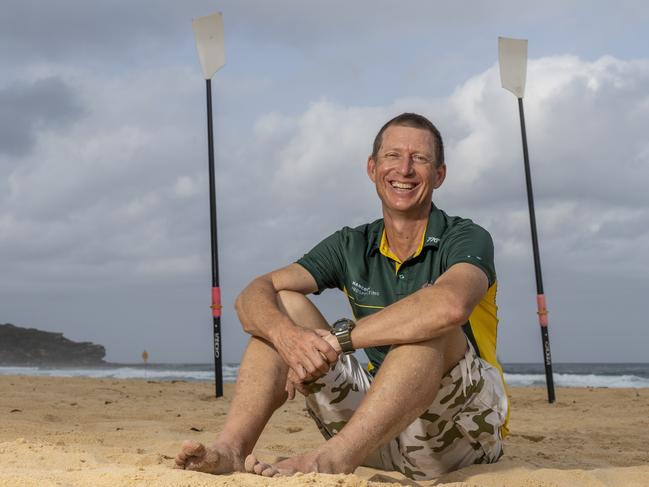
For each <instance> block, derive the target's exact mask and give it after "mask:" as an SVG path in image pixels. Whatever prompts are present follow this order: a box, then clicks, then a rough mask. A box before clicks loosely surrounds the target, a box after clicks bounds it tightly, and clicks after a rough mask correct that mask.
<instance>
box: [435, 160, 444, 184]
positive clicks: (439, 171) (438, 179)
mask: <svg viewBox="0 0 649 487" xmlns="http://www.w3.org/2000/svg"><path fill="white" fill-rule="evenodd" d="M445 179H446V164H443V163H442V164H440V165H439V166H438V167H436V168H435V182H434V183H433V188H434V189H437V188H439V187H440V186H441V185H442V183H443V182H444V180H445Z"/></svg>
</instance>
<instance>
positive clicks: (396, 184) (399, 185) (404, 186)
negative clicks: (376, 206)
mask: <svg viewBox="0 0 649 487" xmlns="http://www.w3.org/2000/svg"><path fill="white" fill-rule="evenodd" d="M391 184H392V187H393V188H397V189H412V188H414V187H415V185H414V184H413V183H399V182H397V181H392V183H391Z"/></svg>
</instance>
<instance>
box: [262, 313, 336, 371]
mask: <svg viewBox="0 0 649 487" xmlns="http://www.w3.org/2000/svg"><path fill="white" fill-rule="evenodd" d="M270 338H271V341H272V343H273V346H274V347H275V350H277V352H278V353H279V355H280V357H282V360H284V363H286V364H287V365H288V366H289V368H290V369H291V370H293V372H294V373H295V375H297V377H299V379H300V380H301V381H302V382H306V381H310V380H313V379H316V378H319V377H322V376H323V375H324V374H326V373H327V372H328V371H329V368H330V366H331V365H332V364H334V363H335V362H336V360H338V355H339V354H338V353H337V352H336V350H335V349H334V348H333V347H332V346H331V345H330V344H329V343H327V341H326V340H325V339H324V338H323V337H322V336H321V335H320V334H319V333H317V332H316V331H314V330H309V329H306V328H302V327H300V326H297V325H295V324H288V323H287V324H282V325H280V326H278V327H276V328H275V330H274V333H273V334H272V336H271V337H270Z"/></svg>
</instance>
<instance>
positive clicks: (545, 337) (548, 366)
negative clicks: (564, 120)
mask: <svg viewBox="0 0 649 487" xmlns="http://www.w3.org/2000/svg"><path fill="white" fill-rule="evenodd" d="M518 114H519V116H520V120H521V137H522V139H523V161H524V164H525V185H526V187H527V206H528V209H529V213H530V230H531V232H532V251H533V254H534V275H535V276H536V302H537V313H538V317H539V325H540V327H541V342H542V346H543V362H544V364H545V383H546V386H547V389H548V402H550V403H553V402H554V400H555V395H554V380H553V377H552V355H551V353H550V336H549V334H548V310H547V307H546V303H545V293H544V291H543V274H542V273H541V256H540V253H539V238H538V234H537V231H536V213H535V211H534V191H533V189H532V174H531V171H530V157H529V153H528V149H527V131H526V129H525V112H524V110H523V99H522V98H518Z"/></svg>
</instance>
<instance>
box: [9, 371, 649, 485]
mask: <svg viewBox="0 0 649 487" xmlns="http://www.w3.org/2000/svg"><path fill="white" fill-rule="evenodd" d="M225 392H226V396H225V398H221V399H218V400H217V399H215V398H214V397H213V395H214V394H213V386H212V385H210V384H207V383H190V382H175V383H171V382H153V381H143V380H112V379H108V380H99V379H84V378H58V377H55V378H43V377H16V376H0V485H2V486H12V487H22V486H34V487H36V486H38V487H48V486H107V487H108V486H111V487H113V486H146V485H153V486H187V487H189V486H192V487H201V486H238V485H243V486H259V485H273V486H280V485H289V486H290V485H294V486H297V485H312V486H337V487H339V486H374V485H377V486H378V485H382V486H384V485H388V484H389V483H393V484H394V485H448V486H455V487H459V486H489V487H491V486H494V487H495V486H507V487H514V486H520V487H542V486H548V487H550V486H552V487H558V486H581V485H583V486H591V487H595V486H598V487H599V486H649V389H558V390H557V399H558V400H557V403H556V404H554V405H549V404H548V403H547V402H546V398H545V391H544V390H542V389H531V388H516V389H513V390H512V391H511V396H512V406H513V411H512V415H511V435H510V436H509V437H508V438H507V440H506V442H505V456H504V457H503V459H501V461H500V462H498V463H497V464H493V465H474V466H471V467H468V468H465V469H462V470H460V471H457V472H453V473H451V474H448V475H446V476H444V477H442V478H440V479H437V480H436V481H430V482H422V483H420V484H416V483H414V482H412V481H408V480H406V479H404V477H402V476H401V475H400V474H398V473H395V472H381V471H378V470H372V469H368V468H362V467H361V468H359V469H358V470H357V471H356V472H355V474H354V475H324V474H303V475H296V476H293V477H290V478H281V479H266V478H262V477H257V476H254V475H250V474H235V475H228V476H221V477H217V476H212V475H207V474H201V473H196V472H188V471H182V470H174V469H172V468H171V466H172V464H173V457H174V456H175V455H176V453H177V451H178V448H179V445H180V443H181V441H182V440H183V439H186V438H190V439H195V440H198V441H202V442H206V443H209V442H210V441H211V440H213V438H214V437H215V434H216V433H217V432H218V431H219V428H220V427H221V425H222V424H223V421H224V419H225V414H226V411H227V408H228V405H229V400H230V398H231V396H232V392H233V386H232V385H230V384H228V385H226V389H225ZM322 441H323V440H322V438H321V436H320V434H319V432H318V431H317V429H316V427H315V426H314V425H313V423H312V422H311V420H310V419H309V418H308V416H307V413H306V412H305V410H304V401H303V400H300V399H296V400H295V401H292V402H288V403H287V404H286V405H285V406H284V407H282V408H281V409H280V410H279V411H277V413H276V414H275V416H273V419H272V420H271V422H270V424H269V425H268V427H267V429H266V431H265V432H264V434H263V435H262V437H261V439H260V441H259V444H258V446H257V449H256V453H257V454H258V456H259V457H260V458H262V459H264V460H273V459H274V458H276V457H278V456H287V455H292V454H296V453H300V452H304V451H307V450H309V449H312V448H314V447H315V446H317V445H318V444H320V443H321V442H322Z"/></svg>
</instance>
